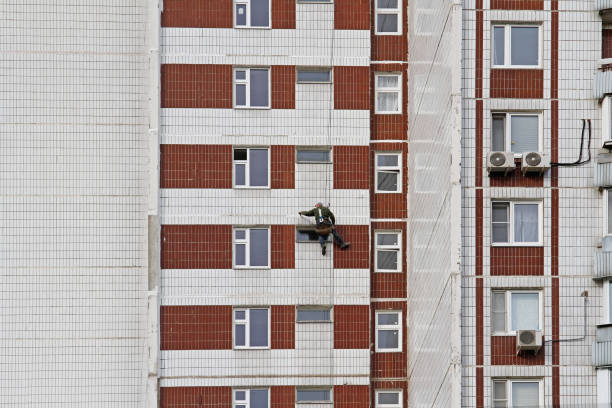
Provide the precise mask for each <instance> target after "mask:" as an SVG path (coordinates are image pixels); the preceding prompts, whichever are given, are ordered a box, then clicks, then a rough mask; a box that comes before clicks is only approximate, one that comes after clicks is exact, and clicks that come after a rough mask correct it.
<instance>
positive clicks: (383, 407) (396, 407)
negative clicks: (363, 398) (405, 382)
mask: <svg viewBox="0 0 612 408" xmlns="http://www.w3.org/2000/svg"><path fill="white" fill-rule="evenodd" d="M391 393H398V394H399V404H379V403H378V394H391ZM374 406H375V408H404V395H403V391H402V390H394V389H389V390H386V389H381V390H376V391H375V392H374Z"/></svg>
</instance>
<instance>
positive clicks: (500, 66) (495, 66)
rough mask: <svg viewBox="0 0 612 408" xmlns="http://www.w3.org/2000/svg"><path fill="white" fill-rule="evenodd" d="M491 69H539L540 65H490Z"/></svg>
mask: <svg viewBox="0 0 612 408" xmlns="http://www.w3.org/2000/svg"><path fill="white" fill-rule="evenodd" d="M491 69H541V70H544V68H543V67H542V66H541V65H491Z"/></svg>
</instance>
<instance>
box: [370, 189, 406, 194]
mask: <svg viewBox="0 0 612 408" xmlns="http://www.w3.org/2000/svg"><path fill="white" fill-rule="evenodd" d="M374 193H375V194H402V192H401V190H400V191H378V190H374Z"/></svg>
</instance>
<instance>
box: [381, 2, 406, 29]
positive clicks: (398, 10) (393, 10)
mask: <svg viewBox="0 0 612 408" xmlns="http://www.w3.org/2000/svg"><path fill="white" fill-rule="evenodd" d="M375 24H376V34H377V35H399V34H401V33H402V0H376V23H375Z"/></svg>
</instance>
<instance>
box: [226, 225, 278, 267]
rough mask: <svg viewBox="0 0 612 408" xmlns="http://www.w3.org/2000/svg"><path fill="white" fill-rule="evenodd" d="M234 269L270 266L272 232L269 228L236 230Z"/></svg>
mask: <svg viewBox="0 0 612 408" xmlns="http://www.w3.org/2000/svg"><path fill="white" fill-rule="evenodd" d="M233 232H234V268H268V267H269V266H270V230H269V229H268V228H235V229H234V231H233Z"/></svg>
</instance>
